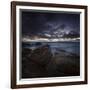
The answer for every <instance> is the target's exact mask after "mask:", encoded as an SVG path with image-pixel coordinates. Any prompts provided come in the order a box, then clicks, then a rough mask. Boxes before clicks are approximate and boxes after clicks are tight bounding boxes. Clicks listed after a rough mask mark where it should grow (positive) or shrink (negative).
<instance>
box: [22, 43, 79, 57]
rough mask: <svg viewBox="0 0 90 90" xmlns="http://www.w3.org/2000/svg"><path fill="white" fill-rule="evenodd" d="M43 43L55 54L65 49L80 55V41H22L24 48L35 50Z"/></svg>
mask: <svg viewBox="0 0 90 90" xmlns="http://www.w3.org/2000/svg"><path fill="white" fill-rule="evenodd" d="M43 45H48V46H49V47H50V49H51V51H52V53H53V54H55V53H59V52H61V51H64V52H67V53H71V54H75V55H78V56H80V42H29V43H22V48H23V47H25V48H30V49H32V50H34V49H36V48H38V47H41V46H43Z"/></svg>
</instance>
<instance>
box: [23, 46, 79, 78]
mask: <svg viewBox="0 0 90 90" xmlns="http://www.w3.org/2000/svg"><path fill="white" fill-rule="evenodd" d="M59 51H60V52H59V53H56V54H55V55H54V56H53V54H52V52H51V48H50V46H49V45H43V46H41V47H38V48H36V49H34V50H32V49H30V48H22V65H21V66H22V72H21V73H22V78H39V77H60V76H78V75H79V74H80V71H79V70H80V65H79V64H80V57H79V56H77V55H75V54H71V53H67V52H66V51H64V50H59Z"/></svg>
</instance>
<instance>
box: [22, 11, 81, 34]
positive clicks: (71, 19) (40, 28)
mask: <svg viewBox="0 0 90 90" xmlns="http://www.w3.org/2000/svg"><path fill="white" fill-rule="evenodd" d="M55 30H66V31H67V30H68V31H69V30H75V31H77V32H80V15H79V14H67V13H47V12H33V11H31V12H30V11H22V34H23V35H24V34H26V35H27V34H29V35H30V34H38V33H44V32H45V31H49V32H53V31H55Z"/></svg>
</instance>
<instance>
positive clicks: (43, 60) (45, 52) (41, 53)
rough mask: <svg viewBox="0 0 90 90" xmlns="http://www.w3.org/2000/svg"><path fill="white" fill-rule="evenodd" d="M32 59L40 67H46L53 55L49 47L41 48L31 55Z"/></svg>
mask: <svg viewBox="0 0 90 90" xmlns="http://www.w3.org/2000/svg"><path fill="white" fill-rule="evenodd" d="M30 59H31V60H32V61H34V62H36V63H38V64H39V65H42V66H43V65H46V64H47V63H48V62H50V61H51V59H52V53H51V50H50V47H49V46H48V45H45V46H42V47H39V48H37V49H35V50H33V52H32V53H31V56H30Z"/></svg>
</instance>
